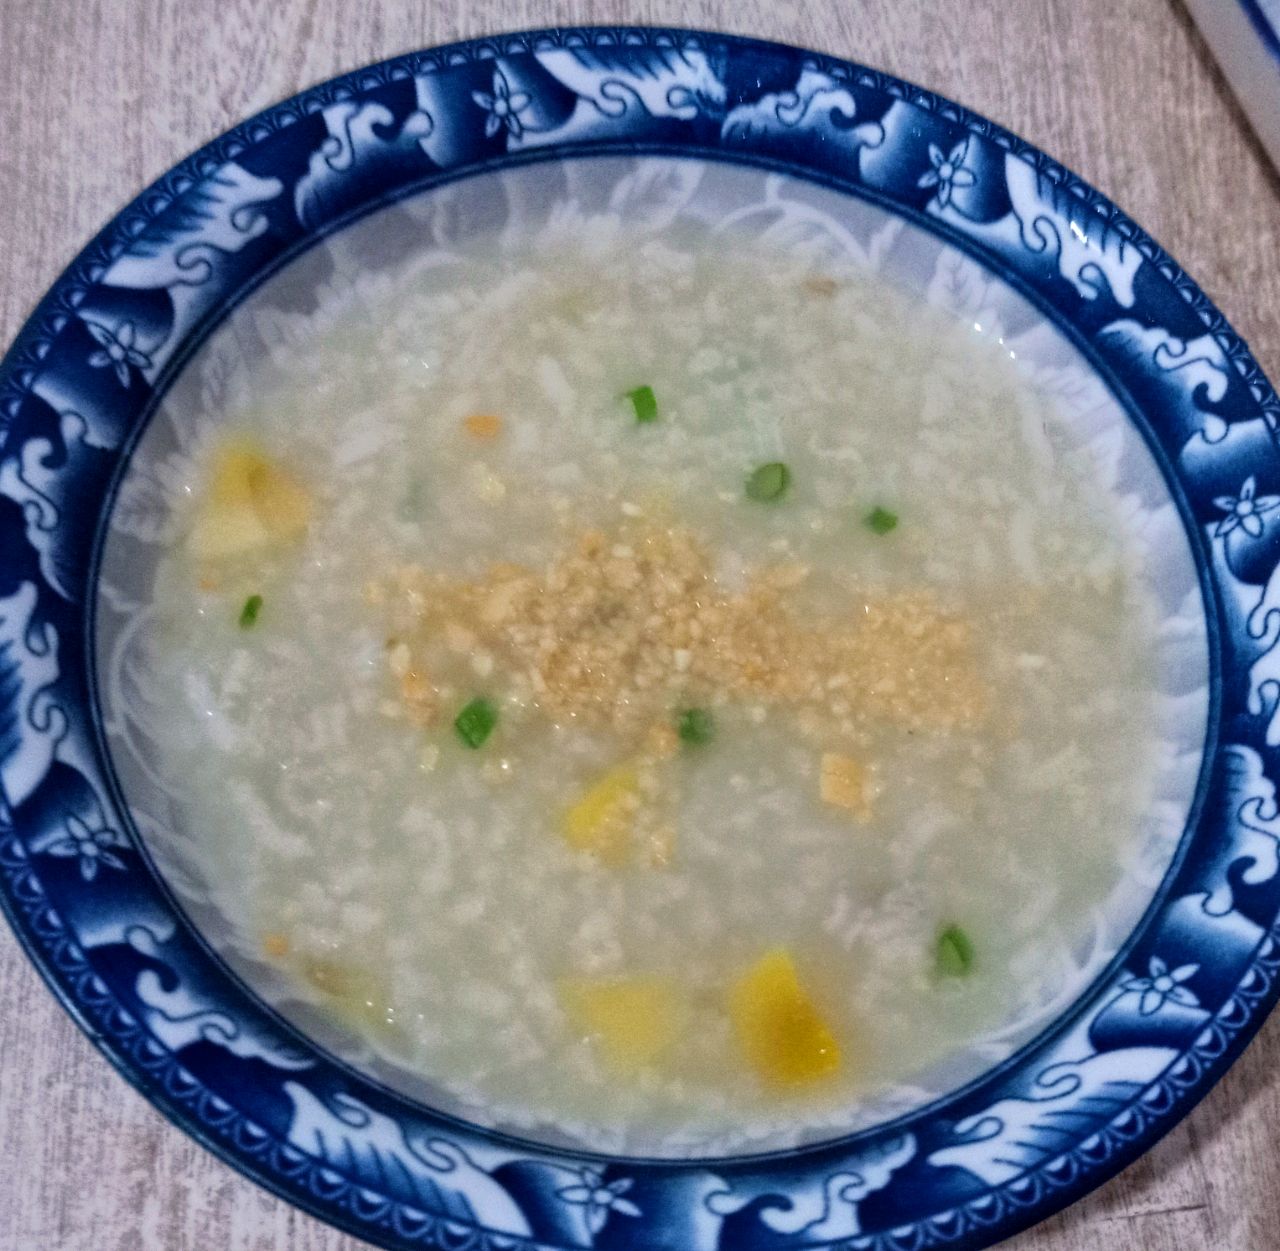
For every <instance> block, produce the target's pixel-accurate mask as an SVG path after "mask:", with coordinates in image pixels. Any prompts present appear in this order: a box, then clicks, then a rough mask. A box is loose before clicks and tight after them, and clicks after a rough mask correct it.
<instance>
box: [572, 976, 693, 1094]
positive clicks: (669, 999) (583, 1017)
mask: <svg viewBox="0 0 1280 1251" xmlns="http://www.w3.org/2000/svg"><path fill="white" fill-rule="evenodd" d="M560 1001H561V1003H562V1004H563V1006H564V1010H565V1014H566V1015H567V1016H568V1018H569V1021H570V1023H571V1024H572V1025H573V1027H574V1028H575V1029H577V1030H580V1031H581V1032H582V1033H583V1034H585V1035H587V1036H588V1037H589V1038H590V1039H591V1040H592V1042H593V1043H594V1044H595V1046H596V1047H597V1048H598V1050H599V1052H600V1056H601V1058H602V1059H603V1060H604V1062H605V1064H607V1065H608V1067H609V1068H610V1069H612V1070H613V1071H614V1072H615V1073H620V1074H630V1073H634V1072H636V1071H637V1070H638V1069H642V1068H646V1067H648V1066H649V1065H652V1064H653V1063H654V1061H656V1060H657V1059H658V1058H659V1057H660V1056H661V1055H662V1053H663V1052H664V1051H665V1050H666V1049H667V1048H668V1047H669V1046H670V1045H671V1043H672V1042H673V1041H674V1040H675V1037H676V1034H677V1032H678V1029H677V1025H678V1018H679V1011H680V1005H679V999H678V996H677V995H676V992H675V989H674V988H673V987H672V985H671V983H670V982H668V981H667V980H666V979H665V978H661V977H630V978H609V979H602V980H592V979H571V980H567V981H565V982H562V983H561V984H560Z"/></svg>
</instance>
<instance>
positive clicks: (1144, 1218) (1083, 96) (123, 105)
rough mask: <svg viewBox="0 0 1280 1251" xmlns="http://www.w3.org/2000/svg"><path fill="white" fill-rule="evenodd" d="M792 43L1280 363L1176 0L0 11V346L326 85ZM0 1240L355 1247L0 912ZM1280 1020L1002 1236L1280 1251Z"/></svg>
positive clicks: (1217, 96) (1241, 199) (698, 0)
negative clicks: (35, 961) (144, 192)
mask: <svg viewBox="0 0 1280 1251" xmlns="http://www.w3.org/2000/svg"><path fill="white" fill-rule="evenodd" d="M621 21H632V22H650V23H675V24H681V25H701V26H709V27H718V28H721V29H726V30H732V31H738V32H741V33H744V34H756V35H761V36H766V37H771V38H775V39H783V40H788V41H790V42H794V43H800V44H804V45H808V46H811V47H815V48H820V49H823V50H825V51H828V52H832V53H835V54H836V55H839V56H847V57H850V58H852V59H855V60H860V61H864V62H866V63H868V64H870V65H874V66H877V67H880V68H882V69H885V70H888V71H890V72H892V73H895V74H899V75H901V76H903V77H905V78H908V79H911V80H914V81H916V82H919V83H922V84H924V85H926V86H930V87H933V88H935V89H936V90H938V91H941V92H943V93H945V94H946V95H949V96H952V97H954V98H957V99H959V100H960V101H962V102H963V103H965V104H967V105H969V106H971V107H972V108H974V109H976V110H978V111H979V112H981V113H984V114H986V115H987V116H989V117H991V118H994V119H995V120H996V121H998V122H1001V123H1003V124H1004V125H1006V126H1008V127H1009V128H1011V129H1012V130H1014V131H1015V132H1017V133H1018V134H1020V135H1023V136H1025V137H1026V138H1027V139H1029V140H1030V141H1031V142H1033V143H1035V144H1038V145H1039V146H1041V147H1042V148H1044V149H1046V150H1047V151H1048V152H1050V153H1051V154H1052V155H1054V156H1056V157H1057V158H1059V159H1060V160H1062V161H1064V162H1065V163H1066V164H1067V165H1068V166H1070V167H1071V168H1072V169H1075V170H1077V171H1078V172H1079V173H1080V174H1082V175H1083V176H1084V177H1085V178H1087V179H1088V180H1089V181H1090V182H1092V183H1093V184H1094V185H1095V186H1097V187H1100V188H1101V189H1102V190H1103V191H1104V192H1105V193H1106V194H1108V195H1110V196H1111V197H1113V198H1114V199H1115V200H1117V201H1119V203H1120V204H1122V205H1123V206H1124V207H1125V208H1126V209H1127V210H1128V211H1129V212H1130V213H1131V214H1132V215H1133V216H1134V217H1135V218H1137V220H1138V221H1140V222H1141V223H1142V224H1143V225H1144V226H1145V227H1146V228H1147V229H1148V230H1149V231H1151V232H1152V233H1153V234H1154V235H1155V237H1156V238H1157V239H1159V240H1160V242H1161V243H1163V244H1164V245H1165V247H1167V248H1168V249H1169V250H1170V251H1171V252H1172V253H1173V254H1174V255H1175V256H1177V257H1178V258H1179V259H1180V260H1181V261H1182V263H1183V264H1184V265H1185V266H1186V267H1187V269H1188V270H1189V271H1190V272H1191V274H1192V275H1193V276H1194V277H1195V278H1196V279H1197V280H1198V281H1199V282H1200V284H1201V285H1202V286H1203V287H1204V288H1205V290H1206V291H1207V292H1208V293H1209V295H1210V296H1211V297H1212V299H1213V300H1215V301H1216V302H1217V304H1218V305H1219V306H1220V307H1221V308H1222V309H1223V310H1224V311H1225V312H1226V314H1227V316H1228V317H1229V318H1230V319H1231V321H1232V322H1234V324H1235V326H1236V327H1237V329H1238V330H1240V331H1241V333H1242V334H1243V335H1244V336H1245V338H1246V339H1248V340H1249V342H1250V343H1251V344H1252V345H1253V348H1254V351H1255V352H1256V353H1257V355H1258V357H1259V359H1260V360H1261V362H1262V364H1263V366H1264V367H1265V368H1266V369H1267V371H1268V372H1269V373H1270V375H1271V377H1272V378H1280V179H1277V176H1276V175H1275V174H1274V173H1273V172H1272V171H1271V169H1270V168H1269V167H1268V166H1267V165H1266V164H1265V161H1264V158H1263V157H1262V155H1261V151H1260V149H1259V147H1258V146H1257V144H1256V143H1255V142H1254V141H1253V139H1252V137H1251V136H1250V135H1249V134H1248V133H1247V132H1246V130H1245V128H1244V123H1243V121H1242V117H1241V114H1240V112H1239V110H1238V108H1237V107H1236V105H1235V103H1234V102H1233V101H1232V100H1231V98H1230V97H1229V95H1228V94H1227V91H1226V88H1225V86H1224V84H1223V82H1222V79H1221V77H1220V75H1219V74H1218V72H1217V70H1216V68H1215V67H1214V65H1213V64H1212V62H1211V61H1210V59H1209V56H1208V53H1207V51H1206V49H1205V47H1204V45H1203V44H1202V43H1201V41H1200V39H1199V37H1198V36H1197V34H1196V33H1195V30H1194V28H1193V27H1192V25H1191V23H1190V21H1189V19H1188V17H1187V15H1186V13H1185V11H1184V10H1183V9H1182V7H1181V5H1180V4H1178V3H1177V2H1176V0H1002V2H1000V3H993V2H992V0H598V2H596V3H590V2H587V0H581V2H580V0H544V2H542V3H538V2H536V0H268V2H263V0H216V2H212V3H208V2H205V0H199V2H196V3H184V0H0V121H2V129H0V342H4V343H7V342H8V340H9V339H11V338H12V336H13V335H14V333H15V332H16V331H17V329H18V326H19V324H20V323H21V321H22V319H23V317H24V316H25V315H26V313H27V311H28V310H29V309H30V308H31V306H32V305H33V304H34V303H35V301H36V299H37V297H38V296H39V295H40V294H41V293H42V292H43V291H44V289H45V287H46V286H48V284H49V283H50V282H52V281H53V279H54V278H55V277H56V276H57V274H58V272H59V270H60V269H61V268H62V267H63V266H64V265H65V264H66V263H67V262H68V261H69V260H70V259H71V257H72V255H73V254H74V252H75V251H76V250H77V249H78V248H79V247H80V245H81V244H82V243H83V242H84V241H85V240H86V239H87V238H88V237H89V235H90V234H91V233H92V232H93V231H95V230H96V229H97V228H98V227H99V226H100V225H101V224H102V223H103V222H104V220H105V219H106V218H107V217H109V216H110V215H111V214H112V213H113V212H114V211H115V210H116V209H117V208H118V207H119V206H120V205H121V204H122V203H123V202H124V201H125V200H126V199H127V198H128V197H130V196H131V195H133V194H134V193H135V192H136V191H137V190H139V189H140V188H141V187H142V186H143V185H144V184H145V183H147V182H149V181H150V180H152V179H153V178H155V177H156V176H158V175H159V174H161V173H162V172H163V171H164V170H165V169H166V168H168V167H169V166H170V165H171V164H172V163H173V162H174V161H176V160H178V159H179V158H180V157H182V156H184V155H185V154H186V153H187V152H188V151H189V150H190V149H191V148H193V147H195V146H196V145H198V144H200V143H203V142H204V141H205V140H207V139H209V138H211V137H212V136H214V135H215V134H217V133H218V132H219V131H221V130H223V129H224V128H226V127H228V126H230V125H232V124H233V123H234V122H236V121H238V120H239V119H240V118H242V117H243V116H245V115H246V114H248V113H251V112H253V111H255V110H257V109H259V108H262V107H263V106H264V105H267V104H270V103H271V102H272V101H274V100H276V99H278V98H280V97H282V96H286V95H289V94H291V93H292V92H294V91H297V90H298V89H300V88H302V87H305V86H307V85H309V84H311V83H313V82H316V81H318V80H320V79H324V78H327V77H329V76H330V75H332V74H336V73H338V72H340V71H343V70H348V69H352V68H354V67H356V66H359V65H362V64H364V63H366V62H369V61H373V60H377V59H379V58H382V57H385V56H389V55H391V54H393V53H396V52H402V51H406V50H408V49H411V48H416V47H423V46H426V45H429V44H433V43H438V42H441V41H444V40H450V39H457V38H461V37H464V36H468V35H479V34H484V33H489V32H492V31H497V30H502V29H514V28H518V27H522V26H535V25H550V24H554V23H557V22H563V23H574V22H601V23H612V22H621ZM0 1004H3V1005H4V1006H3V1009H0V1251H284V1249H286V1248H287V1249H288V1251H355V1249H356V1248H357V1247H359V1246H362V1245H364V1244H360V1243H357V1242H356V1241H355V1240H353V1239H351V1238H349V1237H347V1236H346V1235H343V1234H339V1233H337V1232H336V1231H334V1230H331V1229H329V1228H328V1227H327V1226H324V1225H321V1224H320V1223H319V1222H317V1221H315V1220H314V1219H312V1218H311V1217H309V1216H305V1215H303V1214H301V1213H299V1212H296V1211H294V1210H293V1209H291V1208H290V1207H288V1206H287V1205H286V1204H284V1203H283V1202H281V1201H280V1200H278V1199H276V1198H274V1197H272V1196H271V1195H269V1194H267V1193H266V1192H265V1191H262V1190H260V1189H259V1188H258V1187H256V1186H255V1185H253V1184H252V1183H250V1182H248V1181H245V1180H244V1179H243V1178H241V1177H240V1176H239V1175H237V1174H236V1173H234V1172H233V1171H232V1170H231V1169H229V1168H227V1167H226V1166H225V1165H223V1164H221V1163H219V1162H218V1161H216V1160H215V1159H214V1158H213V1157H212V1156H210V1155H208V1154H206V1152H205V1151H204V1150H203V1149H202V1148H200V1147H198V1146H196V1145H195V1143H193V1142H192V1141H191V1140H189V1139H188V1138H187V1137H186V1136H185V1135H183V1134H182V1133H180V1132H179V1131H178V1130H176V1129H175V1128H173V1127H172V1126H171V1125H169V1124H168V1123H167V1122H166V1121H165V1120H164V1119H163V1118H162V1117H161V1116H160V1115H159V1114H158V1113H156V1112H154V1111H153V1110H152V1109H151V1108H150V1107H149V1106H148V1105H147V1104H146V1103H144V1102H143V1100H142V1099H141V1098H140V1097H139V1096H138V1095H136V1094H135V1093H134V1092H133V1091H132V1090H131V1089H130V1088H128V1087H127V1086H126V1085H125V1083H124V1082H123V1081H121V1079H120V1078H119V1077H117V1076H116V1075H115V1074H114V1073H113V1072H112V1070H111V1068H110V1067H109V1066H108V1065H107V1064H106V1062H105V1061H103V1060H102V1059H101V1057H99V1056H98V1055H97V1054H96V1053H95V1051H94V1050H93V1048H92V1047H91V1046H90V1045H89V1043H88V1042H87V1041H86V1039H85V1038H83V1037H82V1036H81V1035H80V1033H79V1032H78V1031H77V1029H76V1028H75V1027H74V1026H73V1025H72V1023H71V1021H70V1019H69V1018H67V1017H66V1016H64V1015H63V1013H62V1010H61V1009H60V1008H59V1007H57V1005H56V1004H55V1003H54V1001H53V999H52V998H51V997H50V995H49V994H48V992H47V991H46V990H45V988H44V986H43V984H42V983H41V981H40V979H39V977H38V976H37V975H36V973H35V972H34V971H33V970H32V969H31V968H30V967H29V966H28V965H27V963H26V961H25V959H24V958H23V956H22V955H21V953H20V952H19V950H18V948H17V946H16V944H15V943H14V941H13V939H12V936H11V935H10V934H9V932H8V931H7V929H5V928H4V927H3V926H0ZM1278 1137H1280V1015H1278V1017H1277V1019H1273V1021H1272V1022H1271V1025H1270V1026H1269V1027H1268V1028H1267V1029H1264V1030H1263V1032H1262V1034H1261V1035H1260V1037H1259V1038H1258V1039H1257V1040H1256V1041H1255V1042H1254V1044H1253V1046H1252V1047H1250V1049H1249V1050H1248V1052H1247V1053H1246V1054H1245V1056H1244V1058H1243V1059H1242V1060H1241V1061H1240V1063H1239V1064H1237V1065H1236V1067H1235V1068H1234V1069H1233V1070H1232V1072H1231V1074H1230V1075H1229V1076H1228V1077H1227V1078H1226V1079H1225V1080H1224V1081H1223V1082H1222V1083H1221V1084H1220V1085H1219V1086H1218V1087H1217V1089H1215V1090H1214V1091H1213V1093H1212V1094H1210V1095H1209V1097H1208V1098H1207V1099H1206V1100H1205V1102H1204V1103H1203V1104H1202V1105H1201V1106H1200V1107H1199V1108H1198V1109H1197V1110H1196V1111H1195V1112H1194V1113H1193V1114H1192V1115H1191V1116H1190V1117H1189V1118H1188V1119H1186V1120H1185V1121H1183V1122H1182V1124H1181V1125H1180V1126H1179V1127H1178V1128H1177V1129H1175V1130H1174V1131H1173V1133H1171V1134H1170V1135H1169V1136H1168V1137H1167V1138H1166V1139H1165V1140H1164V1141H1163V1142H1162V1143H1160V1145H1159V1146H1158V1147H1156V1149H1155V1150H1154V1151H1152V1152H1151V1153H1150V1154H1149V1155H1148V1156H1147V1157H1146V1158H1145V1159H1143V1160H1142V1161H1140V1162H1139V1163H1137V1164H1135V1165H1134V1166H1133V1167H1132V1168H1130V1169H1129V1170H1128V1171H1127V1172H1126V1173H1124V1174H1123V1175H1122V1176H1120V1177H1119V1178H1117V1179H1116V1180H1115V1181H1113V1182H1111V1183H1110V1184H1109V1185H1107V1186H1105V1187H1103V1188H1102V1189H1101V1190H1099V1191H1097V1192H1095V1193H1094V1194H1093V1195H1091V1196H1090V1197H1088V1198H1087V1199H1085V1200H1083V1201H1082V1202H1081V1203H1079V1204H1077V1205H1076V1206H1075V1207H1073V1208H1071V1209H1070V1210H1069V1211H1067V1212H1065V1213H1063V1214H1061V1215H1060V1216H1058V1217H1056V1218H1054V1219H1053V1220H1051V1221H1048V1222H1046V1223H1045V1224H1044V1225H1042V1226H1040V1227H1039V1228H1037V1229H1035V1230H1032V1231H1030V1232H1028V1233H1025V1234H1023V1235H1022V1236H1021V1237H1019V1238H1016V1239H1014V1240H1013V1241H1012V1242H1010V1243H1008V1244H1006V1245H1007V1246H1008V1247H1009V1248H1010V1251H1085V1249H1086V1248H1087V1249H1088V1251H1174V1249H1177V1251H1201V1249H1206V1251H1207V1249H1209V1248H1213V1249H1214V1251H1268V1249H1270V1248H1274V1247H1276V1246H1280V1152H1277V1151H1276V1150H1275V1143H1276V1140H1277V1138H1278Z"/></svg>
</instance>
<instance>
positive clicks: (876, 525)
mask: <svg viewBox="0 0 1280 1251" xmlns="http://www.w3.org/2000/svg"><path fill="white" fill-rule="evenodd" d="M865 520H866V523H867V529H869V530H873V531H875V533H876V534H888V533H889V531H890V530H892V529H894V528H895V527H896V526H897V524H898V514H897V513H891V512H890V511H889V510H888V509H887V508H881V507H880V505H879V504H877V505H876V506H875V507H874V508H873V509H872V510H871V511H870V512H869V513H868V514H867V515H866V518H865Z"/></svg>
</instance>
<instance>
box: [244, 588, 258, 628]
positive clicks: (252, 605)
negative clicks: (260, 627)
mask: <svg viewBox="0 0 1280 1251" xmlns="http://www.w3.org/2000/svg"><path fill="white" fill-rule="evenodd" d="M261 611H262V596H261V595H250V596H249V598H248V599H247V600H245V602H244V607H243V608H242V609H240V628H241V629H242V630H248V629H250V628H252V627H253V626H254V625H256V624H257V621H258V614H259V613H260V612H261Z"/></svg>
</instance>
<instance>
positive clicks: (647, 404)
mask: <svg viewBox="0 0 1280 1251" xmlns="http://www.w3.org/2000/svg"><path fill="white" fill-rule="evenodd" d="M625 394H626V398H627V399H629V400H630V401H631V407H632V408H634V409H635V410H636V421H638V422H639V423H640V424H641V425H648V423H649V422H651V421H657V420H658V400H657V397H656V396H655V395H654V394H653V388H652V387H636V388H635V389H634V390H632V391H627V392H626V393H625Z"/></svg>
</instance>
